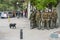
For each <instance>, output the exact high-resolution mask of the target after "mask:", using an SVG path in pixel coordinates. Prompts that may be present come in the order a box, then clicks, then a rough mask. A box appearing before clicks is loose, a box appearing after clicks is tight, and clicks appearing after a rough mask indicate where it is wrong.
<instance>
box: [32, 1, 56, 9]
mask: <svg viewBox="0 0 60 40" xmlns="http://www.w3.org/2000/svg"><path fill="white" fill-rule="evenodd" d="M56 4H57V0H31V5H32V6H35V7H36V8H37V10H42V9H45V7H48V8H52V7H55V5H56Z"/></svg>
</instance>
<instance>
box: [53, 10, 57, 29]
mask: <svg viewBox="0 0 60 40" xmlns="http://www.w3.org/2000/svg"><path fill="white" fill-rule="evenodd" d="M57 18H58V16H57V13H56V11H53V13H52V26H53V28H55V27H56V23H57Z"/></svg>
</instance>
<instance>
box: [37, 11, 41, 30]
mask: <svg viewBox="0 0 60 40" xmlns="http://www.w3.org/2000/svg"><path fill="white" fill-rule="evenodd" d="M36 24H37V26H38V29H41V13H40V12H39V11H38V12H37V13H36Z"/></svg>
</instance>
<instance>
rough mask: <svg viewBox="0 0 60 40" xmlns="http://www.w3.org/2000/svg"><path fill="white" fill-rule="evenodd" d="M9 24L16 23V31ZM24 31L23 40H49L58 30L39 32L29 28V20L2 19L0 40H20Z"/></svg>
mask: <svg viewBox="0 0 60 40" xmlns="http://www.w3.org/2000/svg"><path fill="white" fill-rule="evenodd" d="M9 23H16V24H17V28H16V29H10V28H9ZM21 28H22V29H23V40H49V39H50V37H49V35H50V34H51V33H53V32H55V31H59V30H60V28H58V29H51V30H46V29H45V30H38V29H32V30H31V29H30V28H29V20H28V19H27V18H19V19H17V18H11V19H10V22H8V19H0V40H20V29H21Z"/></svg>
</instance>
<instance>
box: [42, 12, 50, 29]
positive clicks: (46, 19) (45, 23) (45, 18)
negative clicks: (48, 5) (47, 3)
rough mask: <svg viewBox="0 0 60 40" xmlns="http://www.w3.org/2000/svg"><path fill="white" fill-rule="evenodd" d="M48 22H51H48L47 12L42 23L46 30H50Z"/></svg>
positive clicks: (43, 15)
mask: <svg viewBox="0 0 60 40" xmlns="http://www.w3.org/2000/svg"><path fill="white" fill-rule="evenodd" d="M48 21H49V20H48V13H47V12H45V13H43V14H42V23H43V27H44V28H47V29H49V26H48Z"/></svg>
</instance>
